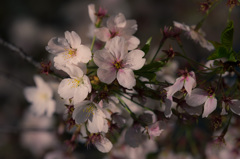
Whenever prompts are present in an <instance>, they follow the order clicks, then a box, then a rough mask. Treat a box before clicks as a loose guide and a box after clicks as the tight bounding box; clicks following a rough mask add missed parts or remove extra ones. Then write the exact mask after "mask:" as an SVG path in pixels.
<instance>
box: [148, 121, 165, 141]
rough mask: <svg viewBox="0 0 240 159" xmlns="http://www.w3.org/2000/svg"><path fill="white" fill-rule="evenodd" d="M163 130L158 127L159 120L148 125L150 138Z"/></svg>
mask: <svg viewBox="0 0 240 159" xmlns="http://www.w3.org/2000/svg"><path fill="white" fill-rule="evenodd" d="M162 132H163V129H160V127H159V122H155V123H153V124H152V125H150V126H149V127H148V135H149V136H150V138H153V137H157V136H159V135H160V134H161V133H162Z"/></svg>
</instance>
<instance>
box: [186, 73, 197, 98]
mask: <svg viewBox="0 0 240 159" xmlns="http://www.w3.org/2000/svg"><path fill="white" fill-rule="evenodd" d="M195 83H196V81H195V79H193V78H192V77H191V76H188V77H187V78H186V79H185V83H184V87H185V89H186V91H187V93H188V94H189V96H191V93H192V88H193V86H194V85H196V84H195Z"/></svg>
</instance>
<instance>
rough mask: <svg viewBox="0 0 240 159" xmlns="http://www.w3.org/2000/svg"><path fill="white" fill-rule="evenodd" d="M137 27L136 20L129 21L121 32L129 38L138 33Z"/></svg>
mask: <svg viewBox="0 0 240 159" xmlns="http://www.w3.org/2000/svg"><path fill="white" fill-rule="evenodd" d="M137 27H138V26H137V22H136V20H127V23H126V26H125V27H124V28H123V29H122V30H121V33H122V34H124V35H128V36H129V35H132V34H134V33H135V32H136V31H137ZM124 35H122V36H124Z"/></svg>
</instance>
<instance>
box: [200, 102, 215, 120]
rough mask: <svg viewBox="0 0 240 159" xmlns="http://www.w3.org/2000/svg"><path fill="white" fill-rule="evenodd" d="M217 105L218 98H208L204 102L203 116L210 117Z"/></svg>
mask: <svg viewBox="0 0 240 159" xmlns="http://www.w3.org/2000/svg"><path fill="white" fill-rule="evenodd" d="M216 107H217V100H216V98H208V99H207V101H206V102H205V104H204V110H203V114H202V117H203V118H205V117H208V115H209V114H211V113H212V112H213V111H214V110H215V109H216Z"/></svg>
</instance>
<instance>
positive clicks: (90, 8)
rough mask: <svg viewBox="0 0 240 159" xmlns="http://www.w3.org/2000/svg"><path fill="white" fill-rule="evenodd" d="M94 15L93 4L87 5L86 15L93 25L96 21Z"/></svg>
mask: <svg viewBox="0 0 240 159" xmlns="http://www.w3.org/2000/svg"><path fill="white" fill-rule="evenodd" d="M95 13H96V9H95V4H89V5H88V14H89V17H90V19H91V21H92V22H93V23H95V22H96V19H97V17H96V15H95Z"/></svg>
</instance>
